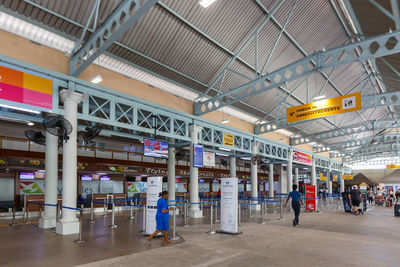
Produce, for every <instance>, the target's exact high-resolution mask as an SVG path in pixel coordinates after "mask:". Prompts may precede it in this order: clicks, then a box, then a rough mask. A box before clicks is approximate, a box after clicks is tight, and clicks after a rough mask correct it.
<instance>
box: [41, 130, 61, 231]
mask: <svg viewBox="0 0 400 267" xmlns="http://www.w3.org/2000/svg"><path fill="white" fill-rule="evenodd" d="M45 158H46V159H45V162H46V176H45V181H44V183H45V188H44V189H45V191H44V203H45V204H52V205H56V204H57V194H58V192H57V186H58V137H57V136H55V135H52V134H50V133H48V132H46V154H45ZM56 212H57V207H55V206H45V209H44V215H43V217H42V218H40V220H39V228H43V229H48V228H54V227H56Z"/></svg>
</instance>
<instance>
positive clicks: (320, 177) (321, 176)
mask: <svg viewBox="0 0 400 267" xmlns="http://www.w3.org/2000/svg"><path fill="white" fill-rule="evenodd" d="M319 179H320V180H321V181H326V176H324V174H323V173H322V172H320V173H319Z"/></svg>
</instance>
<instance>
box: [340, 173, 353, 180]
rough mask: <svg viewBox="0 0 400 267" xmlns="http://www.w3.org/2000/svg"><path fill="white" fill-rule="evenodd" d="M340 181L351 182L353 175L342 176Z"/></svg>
mask: <svg viewBox="0 0 400 267" xmlns="http://www.w3.org/2000/svg"><path fill="white" fill-rule="evenodd" d="M342 179H343V180H353V175H351V174H343V176H342Z"/></svg>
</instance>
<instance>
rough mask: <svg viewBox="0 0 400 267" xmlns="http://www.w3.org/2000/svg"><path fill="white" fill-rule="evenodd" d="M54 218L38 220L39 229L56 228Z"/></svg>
mask: <svg viewBox="0 0 400 267" xmlns="http://www.w3.org/2000/svg"><path fill="white" fill-rule="evenodd" d="M56 224H57V222H56V217H47V218H46V217H44V218H40V220H39V228H42V229H50V228H54V227H56Z"/></svg>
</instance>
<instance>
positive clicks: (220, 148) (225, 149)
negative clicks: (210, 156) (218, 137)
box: [218, 147, 232, 151]
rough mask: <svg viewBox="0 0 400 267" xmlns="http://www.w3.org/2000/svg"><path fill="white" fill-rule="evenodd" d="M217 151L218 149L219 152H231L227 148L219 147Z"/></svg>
mask: <svg viewBox="0 0 400 267" xmlns="http://www.w3.org/2000/svg"><path fill="white" fill-rule="evenodd" d="M218 149H219V150H223V151H232V150H230V149H229V148H224V147H219V148H218Z"/></svg>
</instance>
